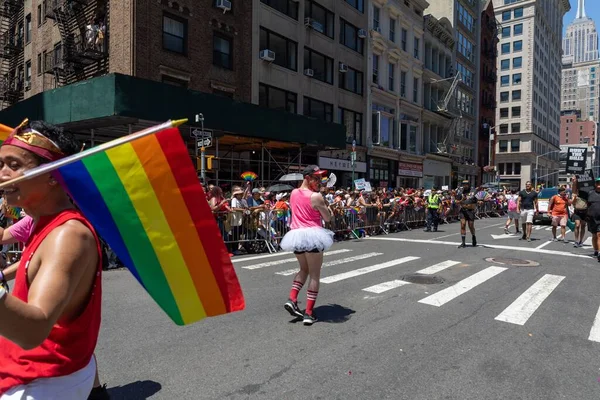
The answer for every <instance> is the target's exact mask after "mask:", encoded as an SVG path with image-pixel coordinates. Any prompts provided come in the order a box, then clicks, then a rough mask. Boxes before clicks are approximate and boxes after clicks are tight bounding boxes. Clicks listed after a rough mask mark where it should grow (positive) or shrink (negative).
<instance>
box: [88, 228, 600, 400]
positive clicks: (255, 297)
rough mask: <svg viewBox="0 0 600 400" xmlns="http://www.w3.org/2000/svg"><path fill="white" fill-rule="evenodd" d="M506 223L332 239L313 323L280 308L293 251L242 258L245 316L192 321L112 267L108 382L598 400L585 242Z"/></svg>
mask: <svg viewBox="0 0 600 400" xmlns="http://www.w3.org/2000/svg"><path fill="white" fill-rule="evenodd" d="M502 224H503V219H499V218H493V219H485V220H480V221H477V223H476V225H477V228H478V236H477V237H478V241H479V242H480V246H478V247H477V248H473V247H468V248H465V249H458V248H457V245H458V244H459V241H460V235H459V234H458V229H459V226H458V224H456V223H454V224H451V225H443V226H441V227H440V230H439V231H438V232H436V233H424V232H423V231H422V230H420V229H419V230H413V231H405V232H400V233H396V234H390V235H380V236H375V237H372V238H367V239H362V240H360V241H358V240H357V241H351V242H343V243H337V244H335V245H334V247H333V248H332V249H330V251H329V252H330V253H333V254H329V255H326V256H325V262H326V263H329V264H328V265H327V266H326V267H325V268H324V269H323V272H322V279H323V280H324V281H325V282H329V283H322V285H321V290H320V293H319V298H318V300H317V308H316V309H315V313H316V314H317V317H318V318H319V320H320V321H319V322H318V323H316V324H315V325H313V326H312V327H305V326H303V325H302V324H301V323H295V322H294V321H293V320H292V318H291V317H290V316H289V314H287V312H286V311H285V310H284V309H283V303H284V302H285V300H286V299H287V295H288V292H289V288H290V285H291V282H292V278H293V275H289V274H291V273H292V271H290V270H293V269H294V268H295V267H296V264H295V263H294V261H293V255H289V254H278V255H275V256H267V257H265V256H264V255H262V256H250V257H245V258H237V259H235V261H234V264H235V266H236V270H237V272H238V276H239V279H240V281H241V284H242V288H243V290H244V294H245V296H246V301H247V308H246V310H245V311H242V312H238V313H235V314H231V315H226V316H222V317H216V318H210V319H207V320H204V321H201V322H199V323H197V324H194V325H192V326H189V327H177V326H175V325H174V324H173V323H171V322H170V320H168V319H167V317H166V316H165V315H164V314H163V313H162V311H161V310H159V309H158V307H157V306H156V305H155V304H154V303H153V302H152V300H151V299H150V298H149V297H148V296H147V295H146V294H145V292H144V291H143V290H142V289H141V288H140V287H139V285H138V284H137V283H136V282H135V281H134V279H133V278H132V277H131V276H130V274H129V273H128V272H127V271H124V270H120V271H109V272H106V273H105V275H104V310H103V325H102V332H101V334H100V342H99V344H98V348H97V357H98V362H99V368H100V373H101V379H102V381H103V382H107V384H108V387H109V388H110V393H111V395H112V396H113V398H115V399H129V400H131V399H145V398H151V399H361V400H362V399H374V400H379V399H411V400H420V399H423V400H425V399H427V400H430V399H461V400H463V399H477V400H479V399H514V400H516V399H535V400H541V399H544V400H545V399H570V400H580V399H581V400H585V399H597V398H599V397H600V360H599V357H598V351H599V350H600V343H599V342H598V341H600V322H599V323H598V324H597V325H596V326H595V328H594V329H593V328H592V327H593V326H594V322H595V319H596V315H597V313H598V310H599V307H600V295H599V294H598V293H599V289H598V288H599V282H600V263H598V262H597V261H596V260H595V259H593V258H591V257H589V256H590V254H591V253H592V251H593V250H591V249H590V248H589V246H588V247H586V248H583V249H576V248H574V247H573V245H572V243H569V244H565V243H555V242H549V239H550V238H551V232H549V231H548V230H547V227H546V226H542V227H540V228H536V230H535V231H534V234H533V235H532V236H533V238H534V239H535V240H533V241H532V242H530V243H528V242H526V241H520V240H519V239H518V237H517V236H516V235H513V236H505V235H503V231H502V226H501V225H502ZM492 235H495V236H492ZM569 235H570V234H569ZM569 238H572V236H569ZM469 242H470V237H468V238H467V243H469ZM588 243H589V242H588ZM259 257H261V258H259ZM490 258H496V260H489V259H490ZM503 258H504V259H505V260H502V259H503ZM506 259H508V260H506ZM519 260H521V261H519ZM401 261H402V262H401ZM531 262H533V265H534V266H515V265H512V264H515V263H517V264H519V263H520V264H532V263H531ZM536 264H539V265H537V266H535V265H536ZM247 267H251V268H247ZM417 271H421V273H420V274H418V275H416V276H415V273H416V272H417ZM428 273H429V274H428ZM342 274H343V275H342ZM409 280H412V281H414V282H417V283H408V284H407V283H406V282H407V281H409ZM424 280H427V281H428V282H425V283H419V282H423V281H424ZM365 289H367V290H365ZM305 296H306V295H305V290H303V291H302V293H301V295H300V300H301V304H300V306H301V307H302V306H303V304H304V301H305Z"/></svg>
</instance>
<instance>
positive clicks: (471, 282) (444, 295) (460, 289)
mask: <svg viewBox="0 0 600 400" xmlns="http://www.w3.org/2000/svg"><path fill="white" fill-rule="evenodd" d="M505 270H506V268H503V267H488V268H486V269H484V270H483V271H479V272H477V273H476V274H473V275H471V276H469V277H468V278H465V279H463V280H462V281H460V282H457V283H456V284H454V285H452V286H450V287H447V288H446V289H443V290H440V291H439V292H437V293H434V294H432V295H431V296H427V297H425V298H424V299H421V300H419V303H423V304H430V305H432V306H436V307H440V306H443V305H444V304H446V303H447V302H449V301H451V300H453V299H455V298H457V297H458V296H460V295H461V294H464V293H466V292H468V291H469V290H471V289H473V288H475V287H476V286H478V285H480V284H482V283H483V282H485V281H487V280H488V279H490V278H493V277H494V276H496V275H498V274H499V273H500V272H502V271H505Z"/></svg>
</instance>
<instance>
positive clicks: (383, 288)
mask: <svg viewBox="0 0 600 400" xmlns="http://www.w3.org/2000/svg"><path fill="white" fill-rule="evenodd" d="M404 285H410V282H406V281H400V280H395V281H389V282H383V283H380V284H379V285H373V286H369V287H368V288H365V289H363V290H364V291H365V292H371V293H376V294H381V293H383V292H387V291H388V290H392V289H396V288H397V287H400V286H404Z"/></svg>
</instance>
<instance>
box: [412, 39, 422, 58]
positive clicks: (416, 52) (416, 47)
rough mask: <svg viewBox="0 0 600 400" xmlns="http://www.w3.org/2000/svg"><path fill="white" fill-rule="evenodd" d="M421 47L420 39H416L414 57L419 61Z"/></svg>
mask: <svg viewBox="0 0 600 400" xmlns="http://www.w3.org/2000/svg"><path fill="white" fill-rule="evenodd" d="M419 45H420V40H419V38H415V43H414V46H415V47H414V49H413V51H414V57H415V58H416V59H417V60H418V59H419Z"/></svg>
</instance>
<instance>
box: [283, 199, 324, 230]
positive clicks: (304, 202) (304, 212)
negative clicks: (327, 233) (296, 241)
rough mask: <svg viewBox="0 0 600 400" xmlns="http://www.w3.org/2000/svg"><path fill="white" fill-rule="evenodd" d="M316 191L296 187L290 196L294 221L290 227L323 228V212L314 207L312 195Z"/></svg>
mask: <svg viewBox="0 0 600 400" xmlns="http://www.w3.org/2000/svg"><path fill="white" fill-rule="evenodd" d="M313 193H314V192H313V191H311V190H306V189H294V190H293V191H292V196H291V197H290V206H291V208H292V222H291V223H290V228H292V229H298V228H314V227H319V228H321V227H322V225H321V213H319V212H318V211H317V210H315V209H314V208H313V207H312V204H311V202H310V196H311V195H312V194H313Z"/></svg>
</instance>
